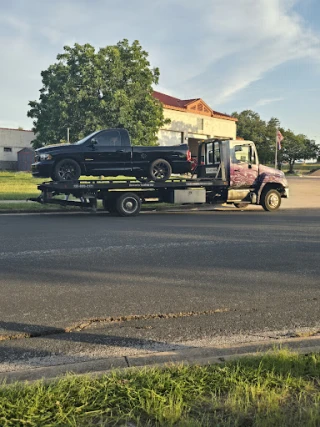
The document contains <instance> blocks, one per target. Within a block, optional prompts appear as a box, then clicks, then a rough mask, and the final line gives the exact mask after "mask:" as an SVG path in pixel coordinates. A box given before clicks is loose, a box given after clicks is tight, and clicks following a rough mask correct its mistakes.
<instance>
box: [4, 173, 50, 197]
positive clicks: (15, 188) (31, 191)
mask: <svg viewBox="0 0 320 427" xmlns="http://www.w3.org/2000/svg"><path fill="white" fill-rule="evenodd" d="M43 181H44V179H36V178H33V177H32V175H31V173H27V172H0V200H25V199H27V198H28V197H37V196H38V195H39V191H38V189H37V185H38V184H41V182H43Z"/></svg>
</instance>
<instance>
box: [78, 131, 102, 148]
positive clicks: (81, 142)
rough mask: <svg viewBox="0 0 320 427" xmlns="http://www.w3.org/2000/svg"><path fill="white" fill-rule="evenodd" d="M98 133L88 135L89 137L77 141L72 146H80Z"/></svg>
mask: <svg viewBox="0 0 320 427" xmlns="http://www.w3.org/2000/svg"><path fill="white" fill-rule="evenodd" d="M98 132H100V131H99V130H97V131H95V132H92V133H90V135H87V136H85V137H84V138H82V139H80V141H77V142H75V143H74V145H81V144H84V143H85V142H86V141H88V140H89V139H90V138H92V137H93V135H95V134H96V133H98Z"/></svg>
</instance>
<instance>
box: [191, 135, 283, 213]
mask: <svg viewBox="0 0 320 427" xmlns="http://www.w3.org/2000/svg"><path fill="white" fill-rule="evenodd" d="M194 173H196V175H197V178H201V179H221V180H222V181H223V182H224V183H225V184H226V190H225V191H224V193H223V194H221V195H220V199H221V201H224V202H226V203H233V204H235V205H236V206H237V207H245V206H246V205H248V204H257V205H262V206H263V208H264V209H265V210H275V209H277V208H278V207H279V206H280V204H281V198H286V197H289V189H288V182H287V180H286V178H285V175H284V173H283V172H281V171H279V170H277V169H274V168H270V167H267V166H264V165H262V164H259V158H258V153H257V149H256V146H255V144H254V142H252V141H244V140H221V139H219V140H218V139H209V140H205V141H203V142H201V143H200V144H199V149H198V165H197V166H196V169H195V171H194ZM216 198H219V197H218V195H217V196H216Z"/></svg>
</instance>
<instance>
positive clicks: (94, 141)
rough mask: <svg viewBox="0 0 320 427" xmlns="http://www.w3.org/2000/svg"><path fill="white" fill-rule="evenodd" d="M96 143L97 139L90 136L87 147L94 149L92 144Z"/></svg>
mask: <svg viewBox="0 0 320 427" xmlns="http://www.w3.org/2000/svg"><path fill="white" fill-rule="evenodd" d="M97 144H98V141H97V140H96V139H95V138H92V139H91V140H90V142H89V147H91V148H92V149H93V150H94V146H95V145H97Z"/></svg>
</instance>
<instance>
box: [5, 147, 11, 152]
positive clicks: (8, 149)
mask: <svg viewBox="0 0 320 427" xmlns="http://www.w3.org/2000/svg"><path fill="white" fill-rule="evenodd" d="M3 151H4V152H5V153H12V148H11V147H3Z"/></svg>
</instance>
